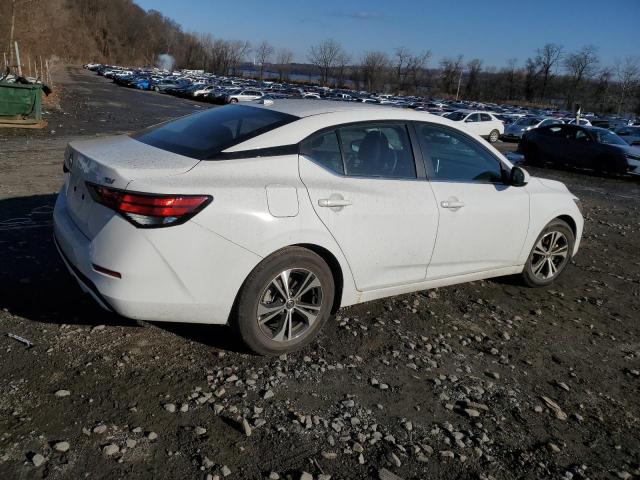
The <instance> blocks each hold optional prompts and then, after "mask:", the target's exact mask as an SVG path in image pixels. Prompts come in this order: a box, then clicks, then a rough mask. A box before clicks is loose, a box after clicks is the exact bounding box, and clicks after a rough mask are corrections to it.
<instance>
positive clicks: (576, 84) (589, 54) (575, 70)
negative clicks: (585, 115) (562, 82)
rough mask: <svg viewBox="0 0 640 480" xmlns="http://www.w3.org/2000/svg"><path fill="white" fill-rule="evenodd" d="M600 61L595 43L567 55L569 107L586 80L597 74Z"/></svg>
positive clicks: (565, 64) (565, 63)
mask: <svg viewBox="0 0 640 480" xmlns="http://www.w3.org/2000/svg"><path fill="white" fill-rule="evenodd" d="M598 63H599V59H598V49H597V48H596V47H594V46H593V45H587V46H585V47H582V49H581V50H579V51H577V52H574V53H570V54H569V55H567V57H566V58H565V60H564V66H565V68H566V69H567V73H568V74H569V91H568V92H567V108H572V107H573V103H574V101H575V99H576V98H577V96H578V95H579V89H580V87H582V84H583V82H584V80H586V79H590V78H591V77H592V76H593V75H594V74H595V72H596V68H597V66H598Z"/></svg>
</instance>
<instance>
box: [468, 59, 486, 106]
mask: <svg viewBox="0 0 640 480" xmlns="http://www.w3.org/2000/svg"><path fill="white" fill-rule="evenodd" d="M481 71H482V60H480V59H479V58H474V59H473V60H469V62H468V63H467V72H468V73H467V85H466V87H465V93H466V95H467V97H469V98H477V92H476V87H477V85H478V77H479V76H480V72H481Z"/></svg>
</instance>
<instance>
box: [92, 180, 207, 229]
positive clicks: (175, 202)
mask: <svg viewBox="0 0 640 480" xmlns="http://www.w3.org/2000/svg"><path fill="white" fill-rule="evenodd" d="M87 188H88V189H89V192H90V193H91V196H92V197H93V199H94V200H95V201H96V202H98V203H100V204H102V205H104V206H105V207H108V208H110V209H112V210H115V211H116V212H118V213H120V214H121V215H122V216H123V217H125V218H126V219H127V220H129V221H130V222H131V223H133V224H134V225H135V226H137V227H146V228H150V227H168V226H170V225H178V224H180V223H184V222H186V221H187V220H188V219H189V218H191V217H193V216H194V215H195V214H196V213H198V212H199V211H200V210H202V209H203V208H204V207H206V206H207V205H208V204H209V203H211V200H213V199H212V197H210V196H209V195H160V194H158V195H155V194H150V193H137V192H127V191H125V190H119V189H117V188H109V187H104V186H102V185H96V184H94V183H89V182H87Z"/></svg>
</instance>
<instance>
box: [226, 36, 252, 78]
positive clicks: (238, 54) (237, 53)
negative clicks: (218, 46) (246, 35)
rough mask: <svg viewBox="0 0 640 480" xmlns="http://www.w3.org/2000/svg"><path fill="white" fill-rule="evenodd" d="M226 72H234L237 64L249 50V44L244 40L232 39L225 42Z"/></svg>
mask: <svg viewBox="0 0 640 480" xmlns="http://www.w3.org/2000/svg"><path fill="white" fill-rule="evenodd" d="M226 50H227V69H228V70H227V72H225V74H227V73H228V71H231V73H232V74H233V75H235V74H236V70H237V69H238V66H239V65H240V64H241V63H242V62H243V61H244V59H245V58H246V56H247V55H249V52H251V44H250V43H249V42H247V41H246V40H232V41H230V42H227V47H226Z"/></svg>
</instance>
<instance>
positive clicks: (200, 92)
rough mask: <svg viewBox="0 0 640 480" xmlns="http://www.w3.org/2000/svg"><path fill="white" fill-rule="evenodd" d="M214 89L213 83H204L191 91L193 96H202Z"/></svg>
mask: <svg viewBox="0 0 640 480" xmlns="http://www.w3.org/2000/svg"><path fill="white" fill-rule="evenodd" d="M215 89H216V86H215V85H204V86H201V87H200V88H198V89H197V90H195V91H194V92H193V97H194V98H197V97H203V96H205V95H207V94H208V93H209V92H212V91H214V90H215Z"/></svg>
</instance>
